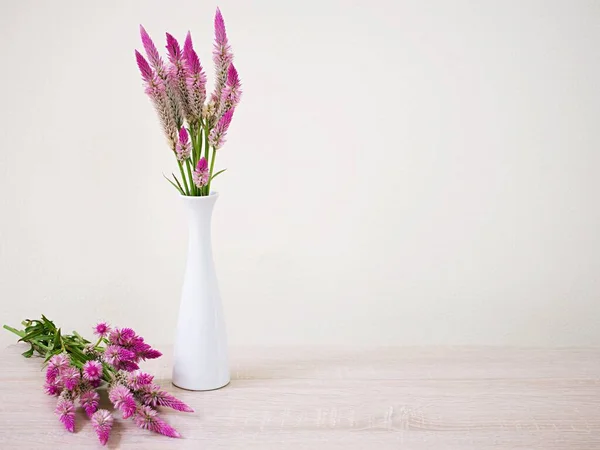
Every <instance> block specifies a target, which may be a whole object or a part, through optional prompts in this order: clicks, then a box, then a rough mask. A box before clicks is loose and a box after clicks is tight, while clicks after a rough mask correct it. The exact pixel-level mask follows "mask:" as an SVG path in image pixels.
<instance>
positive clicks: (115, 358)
mask: <svg viewBox="0 0 600 450" xmlns="http://www.w3.org/2000/svg"><path fill="white" fill-rule="evenodd" d="M134 358H135V353H133V352H132V351H131V350H127V349H126V348H124V347H121V346H120V345H109V346H108V347H106V350H104V361H105V362H106V363H108V364H110V365H112V366H115V367H116V366H118V365H119V363H121V362H123V361H132V360H133V359H134Z"/></svg>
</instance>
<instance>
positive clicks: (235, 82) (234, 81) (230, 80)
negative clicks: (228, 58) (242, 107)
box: [218, 64, 242, 117]
mask: <svg viewBox="0 0 600 450" xmlns="http://www.w3.org/2000/svg"><path fill="white" fill-rule="evenodd" d="M241 98H242V84H241V83H240V78H239V76H238V73H237V70H236V68H235V66H234V65H233V64H231V65H230V66H229V70H228V72H227V82H226V84H225V87H224V88H223V91H222V93H221V104H220V106H219V113H218V117H221V116H222V115H223V114H225V113H226V112H227V111H229V110H230V109H232V108H235V107H236V106H237V105H238V103H239V102H240V99H241Z"/></svg>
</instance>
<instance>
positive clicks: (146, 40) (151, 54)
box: [140, 25, 165, 78]
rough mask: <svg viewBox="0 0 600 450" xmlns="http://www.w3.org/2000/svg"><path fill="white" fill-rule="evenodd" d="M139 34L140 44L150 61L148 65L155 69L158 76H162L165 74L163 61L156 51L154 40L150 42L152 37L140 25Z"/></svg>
mask: <svg viewBox="0 0 600 450" xmlns="http://www.w3.org/2000/svg"><path fill="white" fill-rule="evenodd" d="M140 36H141V38H142V45H143V46H144V50H146V55H147V56H148V60H149V61H150V65H151V66H152V67H153V68H154V70H156V73H157V74H158V76H159V77H161V78H163V77H164V74H165V63H164V62H163V60H162V58H161V56H160V53H158V50H157V49H156V46H155V45H154V42H152V39H151V38H150V36H149V35H148V33H147V32H146V30H145V29H144V27H143V26H142V25H140Z"/></svg>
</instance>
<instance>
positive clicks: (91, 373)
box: [83, 360, 102, 381]
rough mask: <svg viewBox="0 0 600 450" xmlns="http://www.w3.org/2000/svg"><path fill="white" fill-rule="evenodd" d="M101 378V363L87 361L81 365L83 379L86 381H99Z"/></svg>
mask: <svg viewBox="0 0 600 450" xmlns="http://www.w3.org/2000/svg"><path fill="white" fill-rule="evenodd" d="M101 377H102V363H100V362H98V361H93V360H92V361H87V362H86V363H85V364H84V365H83V378H85V379H86V380H88V381H94V380H99V379H100V378H101Z"/></svg>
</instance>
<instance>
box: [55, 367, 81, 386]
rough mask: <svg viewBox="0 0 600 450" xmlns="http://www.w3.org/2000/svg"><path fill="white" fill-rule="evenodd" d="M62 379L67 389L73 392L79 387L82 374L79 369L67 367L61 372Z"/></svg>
mask: <svg viewBox="0 0 600 450" xmlns="http://www.w3.org/2000/svg"><path fill="white" fill-rule="evenodd" d="M60 379H61V381H62V382H63V383H64V385H65V388H67V389H68V390H69V391H72V390H74V389H75V388H76V387H77V386H78V385H79V380H80V379H81V374H80V373H79V369H78V368H77V367H67V368H66V369H63V370H61V372H60Z"/></svg>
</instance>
